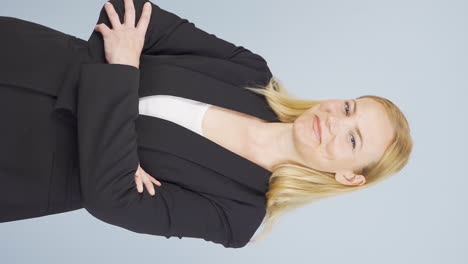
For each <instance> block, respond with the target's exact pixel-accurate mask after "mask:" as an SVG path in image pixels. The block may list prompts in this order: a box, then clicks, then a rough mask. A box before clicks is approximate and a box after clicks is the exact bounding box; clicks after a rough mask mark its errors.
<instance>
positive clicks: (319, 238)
mask: <svg viewBox="0 0 468 264" xmlns="http://www.w3.org/2000/svg"><path fill="white" fill-rule="evenodd" d="M0 3H1V6H0V15H2V16H13V17H17V18H21V19H25V20H29V21H32V22H36V23H39V24H42V25H45V26H49V27H51V28H54V29H56V30H59V31H62V32H65V33H67V34H70V35H73V36H76V37H79V38H82V39H85V40H87V39H88V37H89V36H90V34H91V32H92V31H93V28H94V25H95V23H96V22H97V18H98V15H99V11H100V10H101V8H102V6H103V4H104V3H105V1H102V0H80V1H70V0H69V1H65V0H60V1H58V0H40V1H38V0H22V1H19V0H18V1H9V0H0ZM153 3H155V4H157V5H159V6H160V7H161V8H163V9H165V10H167V11H170V12H173V13H175V14H177V15H179V16H180V17H182V18H186V19H188V20H189V21H191V22H193V23H195V25H196V26H197V27H199V28H201V29H203V30H205V31H207V32H209V33H212V34H215V35H216V36H217V37H219V38H222V39H225V40H227V41H230V42H232V43H234V44H236V45H242V46H244V47H246V48H248V49H250V50H251V51H253V52H255V53H258V54H260V55H261V56H263V57H264V58H265V59H266V60H267V62H268V64H269V66H270V69H271V70H272V72H273V74H274V75H275V76H277V78H279V79H280V80H281V81H282V82H283V84H284V85H285V86H286V88H288V89H289V90H290V91H291V92H292V93H293V94H294V95H295V96H298V97H302V98H310V99H331V98H341V99H345V98H354V97H358V96H361V95H366V94H375V95H379V96H383V97H386V98H388V99H390V100H392V101H393V102H394V103H395V104H397V105H398V106H399V107H400V108H401V109H402V110H403V112H404V114H405V115H406V117H407V118H408V120H409V122H410V125H411V129H412V136H413V139H414V143H415V146H414V152H413V155H412V157H411V160H410V162H409V164H408V165H407V167H405V168H404V169H403V170H402V171H401V172H400V173H398V174H396V175H394V176H393V177H392V178H391V179H389V180H387V181H385V182H384V183H381V184H380V185H378V186H375V187H372V188H369V189H368V190H365V191H361V192H358V193H353V194H349V195H342V196H339V197H335V198H331V199H328V200H324V201H321V202H319V203H315V204H311V205H310V206H307V207H304V208H301V209H299V210H297V211H294V212H293V213H291V214H289V215H287V216H286V217H283V218H282V220H281V222H280V223H279V224H278V226H277V227H276V229H274V231H273V233H271V234H270V235H269V237H267V238H266V239H265V240H263V241H261V242H259V243H257V244H255V245H251V246H248V247H244V248H241V249H226V248H224V247H223V246H221V245H218V244H214V243H211V242H205V241H204V240H202V239H195V238H182V239H179V238H177V237H172V238H170V239H167V238H165V237H162V236H161V237H158V236H151V235H144V234H137V233H132V232H130V231H127V230H125V229H122V228H119V227H115V226H112V225H109V224H106V223H103V222H101V221H100V220H98V219H96V218H93V217H92V216H91V215H90V214H88V213H87V211H86V210H84V209H80V210H77V211H74V212H70V213H62V214H57V215H52V216H45V217H39V218H34V219H28V220H21V221H17V222H11V223H3V224H0V262H1V263H5V264H10V263H36V264H39V263H47V264H52V263H68V264H74V263H113V264H118V263H205V264H206V263H220V262H221V261H222V262H223V263H285V262H287V263H320V264H327V263H340V264H342V263H359V264H365V263H372V264H373V263H379V264H384V263H399V264H405V263H426V264H430V263H451V264H458V263H460V264H462V263H468V238H467V237H468V225H467V223H468V214H467V202H468V189H467V186H468V173H467V171H466V166H467V162H468V160H467V154H466V153H467V151H468V144H467V142H468V140H467V137H468V125H467V114H468V104H467V95H468V92H467V88H468V86H467V84H468V78H467V76H468V56H467V55H468V52H467V47H468V45H467V44H468V38H467V33H468V18H467V17H468V16H467V15H466V14H467V13H468V2H467V1H462V0H460V1H454V0H443V1H442V0H440V1H434V0H425V1H423V0H394V1H364V0H355V1H347V0H329V1H316V0H313V1H311V0H308V1H306V0H302V1H293V0H291V1H271V0H270V1H268V0H256V1H251V0H237V1H217V0H202V1H189V0H184V1H174V0H173V1H170V0H153ZM4 37H8V36H0V41H1V38H4ZM0 59H1V58H0ZM156 178H157V176H156ZM0 184H1V183H0ZM257 233H258V232H257Z"/></svg>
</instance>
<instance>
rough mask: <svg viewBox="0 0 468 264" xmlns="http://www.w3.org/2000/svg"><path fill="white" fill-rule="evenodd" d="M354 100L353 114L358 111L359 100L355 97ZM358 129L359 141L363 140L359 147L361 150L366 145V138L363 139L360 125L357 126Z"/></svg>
mask: <svg viewBox="0 0 468 264" xmlns="http://www.w3.org/2000/svg"><path fill="white" fill-rule="evenodd" d="M353 102H354V111H353V114H354V115H356V113H357V101H356V99H353ZM356 130H357V134H358V136H359V141H360V142H361V147H360V148H359V150H360V151H362V148H363V146H364V140H363V139H362V134H361V129H359V126H358V127H357V128H356Z"/></svg>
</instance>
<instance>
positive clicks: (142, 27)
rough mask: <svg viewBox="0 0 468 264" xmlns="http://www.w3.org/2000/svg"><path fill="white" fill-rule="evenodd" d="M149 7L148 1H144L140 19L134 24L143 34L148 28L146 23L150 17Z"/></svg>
mask: <svg viewBox="0 0 468 264" xmlns="http://www.w3.org/2000/svg"><path fill="white" fill-rule="evenodd" d="M151 8H152V7H151V3H150V2H146V3H145V4H144V5H143V11H142V12H141V16H140V20H138V25H137V26H136V28H137V29H138V30H139V31H140V32H142V33H143V34H145V33H146V30H147V29H148V24H149V21H150V18H151Z"/></svg>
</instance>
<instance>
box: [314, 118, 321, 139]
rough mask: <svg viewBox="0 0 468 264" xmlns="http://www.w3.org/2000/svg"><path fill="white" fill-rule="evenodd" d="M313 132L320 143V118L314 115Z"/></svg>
mask: <svg viewBox="0 0 468 264" xmlns="http://www.w3.org/2000/svg"><path fill="white" fill-rule="evenodd" d="M313 127H314V132H315V134H316V136H317V137H318V139H319V142H320V143H322V128H321V126H320V118H319V117H318V116H315V118H314V126H313Z"/></svg>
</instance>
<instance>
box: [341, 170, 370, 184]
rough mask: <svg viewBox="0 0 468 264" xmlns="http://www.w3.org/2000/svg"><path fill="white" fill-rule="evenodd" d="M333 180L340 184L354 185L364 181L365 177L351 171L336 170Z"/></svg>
mask: <svg viewBox="0 0 468 264" xmlns="http://www.w3.org/2000/svg"><path fill="white" fill-rule="evenodd" d="M335 180H336V181H337V182H339V183H341V184H344V185H349V186H355V185H363V184H365V183H366V177H364V176H363V175H361V174H355V173H354V172H352V171H349V170H348V171H338V172H336V173H335Z"/></svg>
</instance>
